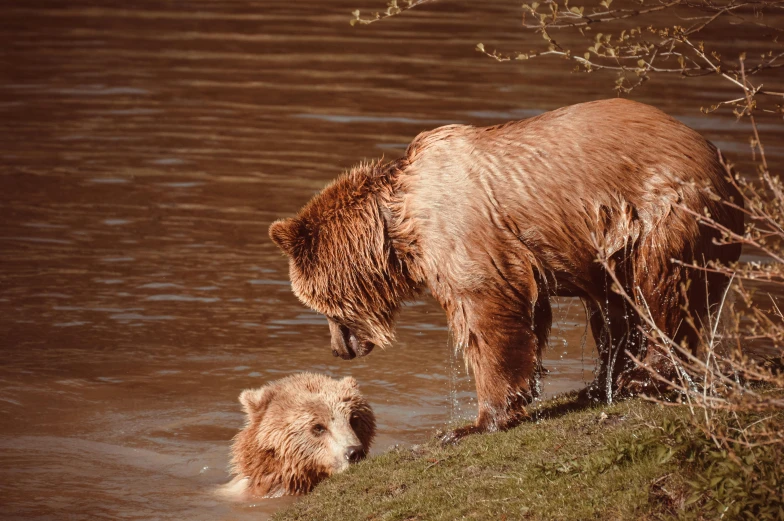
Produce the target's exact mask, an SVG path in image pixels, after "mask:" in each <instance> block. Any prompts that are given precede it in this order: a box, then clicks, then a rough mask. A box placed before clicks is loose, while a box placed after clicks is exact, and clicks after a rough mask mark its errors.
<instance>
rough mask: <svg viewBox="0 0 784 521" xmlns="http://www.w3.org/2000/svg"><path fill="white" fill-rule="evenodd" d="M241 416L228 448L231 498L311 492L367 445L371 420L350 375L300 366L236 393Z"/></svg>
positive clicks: (373, 421) (362, 453) (360, 454)
mask: <svg viewBox="0 0 784 521" xmlns="http://www.w3.org/2000/svg"><path fill="white" fill-rule="evenodd" d="M239 400H240V403H241V404H242V408H243V410H244V411H245V414H246V415H247V418H246V424H245V427H244V428H243V429H242V430H241V431H240V432H239V433H238V434H237V435H236V436H235V437H234V441H233V444H232V447H231V470H232V474H235V477H234V479H232V481H231V482H229V483H228V484H226V485H224V486H223V487H222V488H221V490H220V491H219V493H220V494H221V495H224V496H228V497H233V498H235V499H240V498H247V497H278V496H283V495H300V494H306V493H308V492H310V491H311V490H312V489H313V487H315V486H316V484H318V483H319V482H320V481H321V480H322V479H324V478H326V477H329V476H331V475H332V474H336V473H338V472H342V471H344V470H346V469H347V468H348V466H349V464H351V463H355V462H357V461H360V460H361V459H363V458H364V457H365V456H366V455H367V453H368V450H369V449H370V444H371V442H372V441H373V436H374V435H375V430H376V419H375V416H374V415H373V411H372V409H371V408H370V405H369V404H368V402H367V401H366V400H365V398H364V397H363V396H362V395H361V394H360V392H359V387H358V385H357V382H356V380H354V378H351V377H347V378H343V379H342V380H335V379H332V378H329V377H327V376H324V375H320V374H313V373H300V374H296V375H293V376H289V377H287V378H283V379H281V380H277V381H275V382H272V383H270V384H268V385H265V386H264V387H261V388H259V389H247V390H245V391H243V392H242V393H241V394H240V397H239Z"/></svg>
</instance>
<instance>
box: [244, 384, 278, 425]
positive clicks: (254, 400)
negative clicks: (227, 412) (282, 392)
mask: <svg viewBox="0 0 784 521" xmlns="http://www.w3.org/2000/svg"><path fill="white" fill-rule="evenodd" d="M274 395H275V391H274V389H272V388H271V387H262V388H261V389H245V390H244V391H242V393H240V403H241V404H242V409H243V410H244V411H245V414H247V415H248V416H249V417H250V419H251V420H254V419H258V418H261V417H262V416H264V413H265V412H266V411H267V407H268V406H269V404H270V402H271V401H272V397H273V396H274Z"/></svg>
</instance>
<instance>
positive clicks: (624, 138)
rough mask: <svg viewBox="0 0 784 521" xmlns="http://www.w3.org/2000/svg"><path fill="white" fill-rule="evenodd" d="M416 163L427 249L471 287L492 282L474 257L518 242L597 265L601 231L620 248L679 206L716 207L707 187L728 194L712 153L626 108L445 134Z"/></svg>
mask: <svg viewBox="0 0 784 521" xmlns="http://www.w3.org/2000/svg"><path fill="white" fill-rule="evenodd" d="M407 156H408V162H409V166H408V167H407V168H406V169H405V171H404V172H403V174H402V180H401V186H402V187H403V191H404V192H405V196H404V198H405V202H406V204H405V207H406V208H407V213H408V216H409V217H410V218H413V219H415V220H416V221H417V229H418V231H419V236H420V240H421V241H422V250H423V251H425V252H428V253H429V254H430V255H431V258H430V259H429V261H430V263H432V264H434V265H435V264H438V265H440V266H450V267H451V269H452V270H454V271H456V273H454V276H455V277H458V278H461V279H463V280H466V279H470V278H471V277H472V275H471V274H472V273H481V272H482V270H481V269H478V266H477V265H476V264H481V263H483V262H484V260H483V259H481V258H478V256H479V257H481V254H477V253H476V251H472V250H488V251H489V250H493V251H498V250H504V249H509V248H513V247H515V246H519V244H518V245H515V244H514V243H515V240H520V241H522V242H523V243H525V244H526V245H527V246H529V249H533V250H536V251H537V252H538V254H539V255H540V257H542V258H544V259H547V258H548V256H549V258H551V259H552V261H553V263H555V264H563V265H566V264H579V265H588V264H590V260H591V259H589V258H588V257H589V256H593V255H595V248H593V247H592V241H593V240H594V237H593V235H594V234H595V232H596V225H595V223H596V222H597V220H601V219H605V220H608V222H607V223H605V224H604V226H605V228H606V230H608V232H607V233H612V234H613V235H612V237H610V239H611V240H613V241H615V242H617V243H619V244H620V243H622V242H624V241H625V240H628V239H631V240H637V239H640V238H642V237H644V236H645V234H647V233H648V232H650V230H652V229H653V228H655V227H657V226H661V225H663V224H664V221H665V220H666V219H667V218H670V217H671V216H672V209H673V207H674V206H675V205H677V204H685V205H686V206H689V207H691V208H692V209H694V210H696V211H701V210H702V208H703V207H704V206H706V205H708V206H712V205H715V203H713V202H711V201H710V199H709V198H708V197H707V196H706V195H705V194H704V193H702V192H700V190H699V188H698V186H704V185H705V184H708V185H710V186H712V187H713V188H714V190H715V191H716V192H717V193H719V194H720V195H723V196H726V195H727V189H726V186H725V185H726V183H725V182H724V181H723V177H724V176H725V175H726V174H725V171H724V169H723V167H722V166H721V164H720V162H719V159H718V152H717V150H716V148H715V147H714V146H713V145H712V144H710V143H709V142H708V141H706V140H705V139H704V138H703V137H702V136H700V135H699V134H698V133H697V132H695V131H693V130H692V129H690V128H688V127H687V126H685V125H683V124H682V123H680V122H678V121H677V120H675V119H673V118H671V117H669V116H667V115H666V114H664V113H663V112H661V111H659V110H658V109H655V108H653V107H650V106H648V105H644V104H641V103H636V102H632V101H627V100H621V99H614V100H604V101H596V102H590V103H583V104H579V105H573V106H569V107H564V108H562V109H558V110H555V111H552V112H548V113H545V114H542V115H540V116H537V117H534V118H530V119H527V120H523V121H515V122H509V123H505V124H502V125H497V126H492V127H484V128H477V127H471V126H465V125H449V126H446V127H441V128H438V129H435V130H433V131H430V132H426V133H423V134H420V135H419V136H418V137H417V138H416V139H415V140H414V141H413V142H412V144H411V145H410V146H409V149H408V151H407ZM567 245H568V247H566V246H567ZM476 282H477V283H481V281H476Z"/></svg>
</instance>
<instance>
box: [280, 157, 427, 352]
mask: <svg viewBox="0 0 784 521" xmlns="http://www.w3.org/2000/svg"><path fill="white" fill-rule="evenodd" d="M379 168H380V166H379V165H378V164H371V165H363V166H360V167H358V168H355V169H354V170H352V171H351V172H349V173H347V174H344V175H343V176H341V177H340V178H338V179H337V180H336V181H335V182H334V183H332V184H331V185H329V186H327V187H326V188H325V189H324V190H323V191H322V192H321V193H320V194H318V195H316V196H315V197H314V198H313V199H311V201H310V202H309V203H308V204H307V205H306V206H305V207H304V208H303V209H302V210H301V211H300V212H299V214H298V215H297V216H296V217H293V218H290V219H285V220H280V221H276V222H274V223H273V224H272V226H270V230H269V234H270V237H271V238H272V240H273V241H274V242H275V243H276V244H277V245H278V246H279V247H280V249H281V250H283V252H284V253H286V255H288V257H289V276H290V278H291V285H292V289H293V290H294V294H295V295H297V297H298V298H299V299H300V300H301V301H302V302H303V303H304V304H305V305H307V306H308V307H310V308H312V309H314V310H316V311H318V312H319V313H322V314H323V315H325V316H326V317H327V319H328V321H329V329H330V333H331V336H332V353H333V354H334V355H335V356H340V357H342V358H344V359H351V358H354V357H355V356H364V355H366V354H368V353H369V352H370V351H371V350H372V349H373V348H374V347H375V346H377V345H380V346H382V347H385V346H387V345H389V343H390V342H391V340H392V337H393V322H394V318H395V315H396V313H397V311H398V310H399V308H400V304H401V302H402V300H403V299H404V298H405V297H407V296H408V295H409V294H410V293H411V291H412V283H411V281H410V280H409V278H408V274H407V273H406V270H405V268H404V266H403V264H402V263H401V261H400V259H399V258H398V256H397V255H396V252H395V250H394V248H393V246H392V241H391V240H390V237H389V230H388V227H389V221H390V219H391V217H390V213H389V210H387V209H386V207H385V206H384V204H383V201H382V198H383V194H384V190H385V187H384V184H383V181H381V180H382V179H383V175H381V174H380V173H379V172H378V170H379Z"/></svg>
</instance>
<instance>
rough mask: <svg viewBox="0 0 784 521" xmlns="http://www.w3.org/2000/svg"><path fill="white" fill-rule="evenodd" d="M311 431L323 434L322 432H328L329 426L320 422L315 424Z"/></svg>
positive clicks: (315, 433)
mask: <svg viewBox="0 0 784 521" xmlns="http://www.w3.org/2000/svg"><path fill="white" fill-rule="evenodd" d="M311 431H312V432H313V434H314V435H315V436H321V435H322V434H324V433H325V432H327V428H326V427H324V426H323V425H321V424H320V423H319V424H316V425H314V426H313V428H312V429H311Z"/></svg>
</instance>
